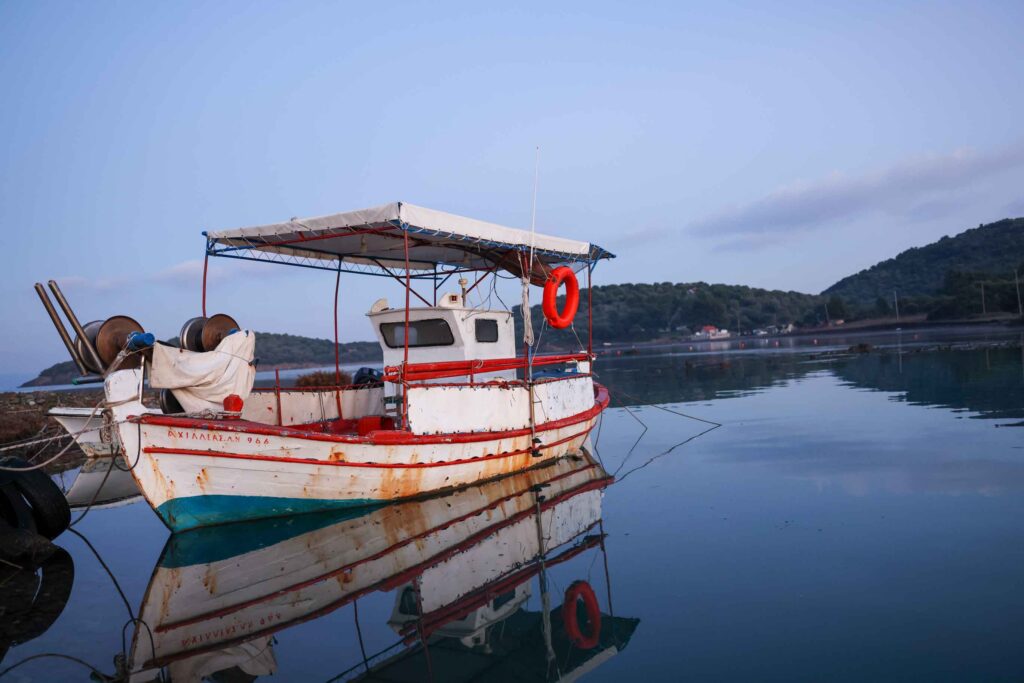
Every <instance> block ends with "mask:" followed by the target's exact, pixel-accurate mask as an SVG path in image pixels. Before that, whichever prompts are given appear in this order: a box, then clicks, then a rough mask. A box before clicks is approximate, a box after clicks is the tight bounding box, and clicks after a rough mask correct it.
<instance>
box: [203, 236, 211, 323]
mask: <svg viewBox="0 0 1024 683" xmlns="http://www.w3.org/2000/svg"><path fill="white" fill-rule="evenodd" d="M209 265H210V248H209V244H207V248H206V256H204V257H203V317H204V318H205V317H206V271H207V269H208V268H209Z"/></svg>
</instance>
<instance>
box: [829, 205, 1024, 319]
mask: <svg viewBox="0 0 1024 683" xmlns="http://www.w3.org/2000/svg"><path fill="white" fill-rule="evenodd" d="M1022 259H1024V218H1007V219H1005V220H1001V221H997V222H995V223H989V224H988V225H979V226H978V227H977V228H972V229H970V230H966V231H964V232H962V233H960V234H959V235H956V236H955V237H943V238H942V239H940V240H939V241H937V242H932V243H931V244H928V245H926V246H923V247H915V248H913V249H908V250H906V251H904V252H902V253H901V254H899V255H898V256H896V257H895V258H891V259H888V260H886V261H882V262H880V263H877V264H875V265H874V266H872V267H870V268H868V269H866V270H862V271H861V272H859V273H857V274H856V275H851V276H849V277H846V278H843V279H842V280H840V281H839V282H837V283H835V284H834V285H832V286H831V287H829V288H828V289H826V290H825V291H824V294H825V295H826V296H833V295H835V296H838V297H840V299H842V300H843V301H844V302H845V303H846V304H847V305H848V306H850V307H852V308H853V309H855V310H858V311H860V310H870V309H872V308H875V307H876V304H878V302H879V301H880V300H884V301H887V302H888V303H889V304H890V305H891V304H892V300H893V293H894V292H896V293H897V294H898V295H899V298H900V301H901V308H902V302H903V300H906V301H907V303H908V306H912V307H913V308H914V309H916V312H920V313H929V314H930V313H932V312H935V314H936V315H962V314H966V313H968V309H967V308H963V309H956V310H958V311H960V312H954V309H952V308H949V305H950V303H951V302H950V301H949V298H950V297H952V298H953V299H960V298H961V297H962V295H963V294H965V290H964V286H970V287H973V288H974V289H975V290H976V291H975V297H974V298H975V300H976V301H977V302H978V306H977V311H970V312H972V313H973V312H977V313H980V312H981V282H983V281H989V280H991V284H992V286H993V287H997V288H998V287H1000V286H1001V285H1000V284H999V283H1005V282H1008V281H1012V279H1013V272H1014V269H1015V268H1017V269H1021V268H1022V266H1024V262H1022ZM986 287H987V285H986ZM986 293H987V292H986ZM996 301H997V302H999V301H1002V300H1001V299H999V300H996ZM1003 304H1005V302H1002V303H996V305H997V306H999V305H1003ZM878 307H879V308H882V307H881V306H878ZM1013 308H1014V309H1015V308H1016V295H1014V305H1013ZM993 310H1009V308H1002V309H993Z"/></svg>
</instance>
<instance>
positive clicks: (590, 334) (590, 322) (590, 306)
mask: <svg viewBox="0 0 1024 683" xmlns="http://www.w3.org/2000/svg"><path fill="white" fill-rule="evenodd" d="M592 272H593V268H592V267H591V265H590V261H587V355H588V356H590V358H589V359H588V362H589V363H591V365H593V362H594V358H593V356H594V286H593V285H592V284H591V283H590V274H591V273H592ZM590 371H591V372H593V371H594V368H593V367H591V368H590Z"/></svg>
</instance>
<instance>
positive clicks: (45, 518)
mask: <svg viewBox="0 0 1024 683" xmlns="http://www.w3.org/2000/svg"><path fill="white" fill-rule="evenodd" d="M4 466H6V467H29V464H28V463H26V462H25V461H24V460H20V459H18V458H7V460H6V461H5V462H4ZM13 483H14V488H16V489H17V490H18V492H19V493H21V495H22V496H24V497H25V500H26V501H27V502H28V504H29V505H30V506H31V508H32V519H34V520H35V523H36V532H37V533H39V534H40V535H41V536H45V537H46V538H49V539H50V540H53V539H55V538H57V537H58V536H60V535H61V534H62V533H64V531H65V530H66V529H67V528H68V525H69V524H71V507H70V506H69V505H68V499H67V498H66V497H65V496H64V493H63V492H62V491H61V490H60V488H59V487H58V486H57V485H56V484H55V483H53V480H52V479H50V477H49V476H47V474H46V473H45V472H43V471H42V470H27V471H24V472H18V473H17V476H16V477H15V479H14V482H13Z"/></svg>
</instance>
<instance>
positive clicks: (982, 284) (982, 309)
mask: <svg viewBox="0 0 1024 683" xmlns="http://www.w3.org/2000/svg"><path fill="white" fill-rule="evenodd" d="M981 314H982V315H987V314H988V311H987V310H985V281H984V280H982V281H981Z"/></svg>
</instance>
